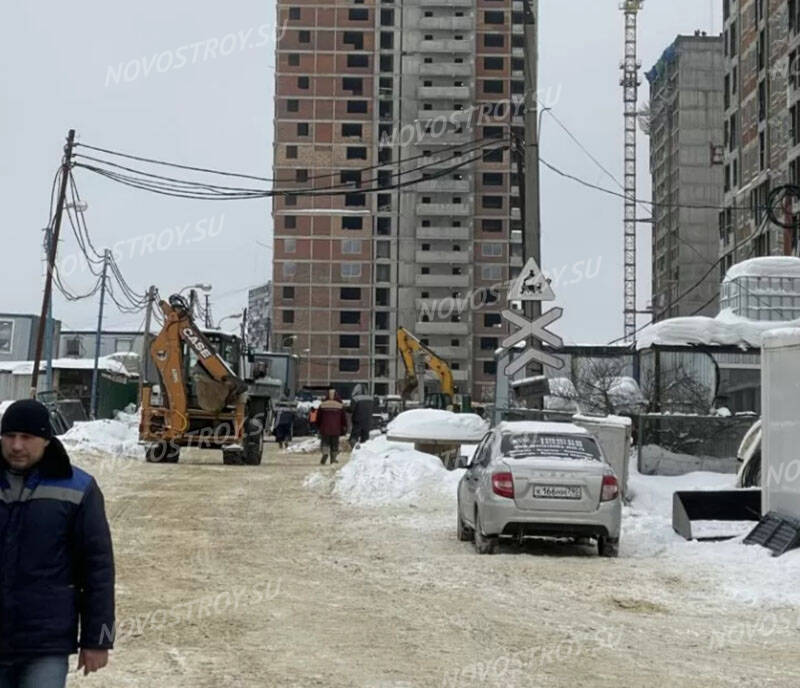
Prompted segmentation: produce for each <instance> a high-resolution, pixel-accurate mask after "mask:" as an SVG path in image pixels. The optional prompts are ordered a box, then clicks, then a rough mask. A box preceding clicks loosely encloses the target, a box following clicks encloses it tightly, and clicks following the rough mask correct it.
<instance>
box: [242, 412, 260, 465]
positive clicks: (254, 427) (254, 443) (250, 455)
mask: <svg viewBox="0 0 800 688" xmlns="http://www.w3.org/2000/svg"><path fill="white" fill-rule="evenodd" d="M244 427H245V436H244V439H243V440H242V460H243V461H244V463H245V464H246V465H248V466H258V465H259V464H261V455H262V454H263V451H264V428H263V427H262V425H261V423H259V422H258V421H257V420H254V419H252V418H251V419H250V420H248V421H247V423H246V424H245V426H244Z"/></svg>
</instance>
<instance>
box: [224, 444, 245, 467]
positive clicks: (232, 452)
mask: <svg viewBox="0 0 800 688" xmlns="http://www.w3.org/2000/svg"><path fill="white" fill-rule="evenodd" d="M222 463H223V464H225V465H226V466H243V465H244V452H243V451H242V450H241V449H233V448H229V447H224V448H223V449H222Z"/></svg>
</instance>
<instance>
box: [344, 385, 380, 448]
mask: <svg viewBox="0 0 800 688" xmlns="http://www.w3.org/2000/svg"><path fill="white" fill-rule="evenodd" d="M373 407H374V403H373V398H372V397H371V396H370V395H369V394H366V393H365V390H364V388H363V387H362V386H361V384H357V385H356V386H355V387H354V388H353V394H352V396H351V397H350V417H351V425H350V446H351V447H355V446H356V444H357V443H358V442H366V441H367V440H368V439H369V431H370V428H371V427H372V411H373Z"/></svg>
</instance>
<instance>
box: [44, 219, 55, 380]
mask: <svg viewBox="0 0 800 688" xmlns="http://www.w3.org/2000/svg"><path fill="white" fill-rule="evenodd" d="M44 232H45V256H49V255H50V246H51V244H52V243H53V231H52V228H51V227H45V228H44ZM53 330H54V327H53V300H52V299H50V303H48V304H47V322H46V323H45V331H44V350H45V354H46V356H47V363H46V364H45V365H46V369H45V383H44V386H45V387H46V388H47V389H48V390H52V389H53V336H54V332H53Z"/></svg>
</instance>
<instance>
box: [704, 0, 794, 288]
mask: <svg viewBox="0 0 800 688" xmlns="http://www.w3.org/2000/svg"><path fill="white" fill-rule="evenodd" d="M723 18H724V32H723V41H724V53H725V67H726V68H725V76H724V91H723V95H724V108H725V115H724V124H723V127H724V144H725V159H724V172H723V179H724V203H723V206H724V210H723V211H722V212H721V213H720V216H719V232H720V254H719V255H720V257H721V263H720V276H723V275H724V274H725V271H726V270H727V269H728V268H729V267H730V266H731V265H733V264H734V263H736V262H739V261H742V260H745V259H747V258H752V257H754V256H767V255H784V254H788V253H791V252H792V250H793V249H792V240H791V232H789V233H787V232H784V230H783V229H782V228H780V227H777V226H775V225H773V224H771V223H770V222H769V221H768V220H767V218H766V212H765V207H766V205H767V199H768V198H769V193H770V191H771V190H772V189H774V188H775V187H776V186H779V185H782V184H786V183H793V184H798V183H800V106H798V100H800V61H798V59H797V58H798V53H800V2H799V1H798V0H723ZM792 210H793V209H787V211H786V212H787V213H788V214H791V212H792ZM794 250H795V253H796V249H794Z"/></svg>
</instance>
